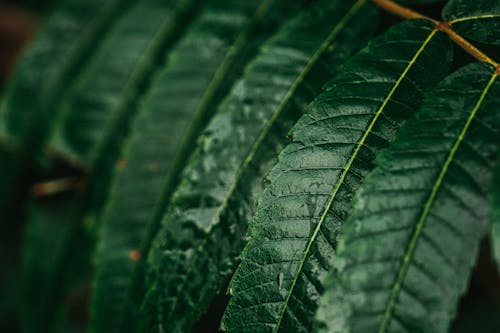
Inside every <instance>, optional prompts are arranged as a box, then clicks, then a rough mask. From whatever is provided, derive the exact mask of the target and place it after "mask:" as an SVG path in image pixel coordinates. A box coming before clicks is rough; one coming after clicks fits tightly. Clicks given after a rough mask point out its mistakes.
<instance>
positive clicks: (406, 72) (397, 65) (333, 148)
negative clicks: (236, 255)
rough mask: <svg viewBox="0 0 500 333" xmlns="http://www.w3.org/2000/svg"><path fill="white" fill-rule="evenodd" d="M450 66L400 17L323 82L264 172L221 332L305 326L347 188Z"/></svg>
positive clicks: (431, 36) (426, 28) (435, 37)
mask: <svg viewBox="0 0 500 333" xmlns="http://www.w3.org/2000/svg"><path fill="white" fill-rule="evenodd" d="M450 62H451V45H450V43H449V41H448V38H447V37H446V36H445V35H444V34H443V33H441V32H437V31H436V30H435V29H434V27H433V25H432V24H431V23H429V22H426V21H422V20H416V21H407V22H404V23H402V24H400V25H398V26H395V27H393V28H391V29H389V30H388V31H387V32H386V33H384V34H383V35H382V36H381V37H378V38H377V39H375V40H374V41H372V42H371V43H370V44H369V45H368V47H366V48H365V49H363V50H362V51H361V52H360V53H359V54H358V55H356V56H355V57H353V58H352V59H351V60H349V61H348V62H347V64H345V65H344V66H343V70H342V71H341V72H340V73H339V74H338V75H337V76H336V77H335V79H333V80H332V81H331V82H329V83H328V84H327V85H326V86H325V91H324V92H323V93H322V94H320V95H319V96H318V97H317V98H316V99H315V100H314V102H313V103H311V105H310V106H309V107H308V112H307V113H306V114H305V115H304V116H303V117H302V118H301V119H300V120H299V121H298V122H297V124H296V125H295V126H294V128H293V129H292V131H291V137H292V141H293V142H291V143H290V144H288V145H287V146H286V148H285V149H284V150H283V151H282V152H281V153H280V155H279V161H278V163H277V164H276V165H275V166H274V168H273V169H272V171H271V172H270V174H269V176H268V180H269V185H268V186H267V187H266V189H265V191H264V193H263V195H262V197H261V198H260V199H259V206H258V209H257V212H256V213H255V216H254V219H253V221H252V224H251V230H250V242H249V243H248V245H247V246H246V248H245V250H244V251H243V253H242V255H241V260H242V262H241V264H240V265H239V267H238V269H237V271H236V273H235V275H234V277H233V280H232V282H231V284H230V289H229V290H230V293H231V295H232V297H231V300H230V303H229V306H228V308H227V309H226V313H225V315H224V318H223V326H222V327H223V329H224V330H226V331H228V332H310V331H311V330H312V326H313V320H312V318H313V317H314V313H315V310H316V307H317V304H318V299H319V296H320V294H321V293H322V291H323V279H324V276H325V274H326V273H327V271H328V270H329V269H330V267H331V263H330V262H331V260H332V259H333V257H334V255H335V250H336V244H337V233H338V229H339V227H340V226H341V224H342V223H343V221H344V220H345V218H346V214H347V209H348V207H349V204H350V201H351V198H352V196H353V194H354V192H355V191H356V190H357V188H358V187H359V186H360V183H361V181H362V179H363V177H364V176H365V175H366V174H367V173H368V171H369V170H371V168H372V160H373V158H374V156H375V155H376V154H377V152H378V151H379V150H380V149H381V148H383V147H385V146H387V145H388V143H389V142H391V141H392V140H393V137H394V135H395V132H396V131H397V129H398V128H399V126H400V125H401V124H402V122H403V121H404V120H405V119H407V118H408V117H409V116H410V115H411V114H412V113H413V112H414V110H415V109H416V108H417V107H418V106H419V105H420V103H421V100H422V98H423V94H424V93H425V92H426V91H428V90H429V89H430V87H432V86H433V85H434V84H436V83H437V82H439V80H440V79H442V78H443V77H444V76H445V75H446V74H447V70H448V68H449V66H450ZM423 68H425V70H423Z"/></svg>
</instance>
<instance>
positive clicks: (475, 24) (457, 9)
mask: <svg viewBox="0 0 500 333" xmlns="http://www.w3.org/2000/svg"><path fill="white" fill-rule="evenodd" d="M443 17H444V18H445V20H448V21H449V22H450V23H451V26H452V27H453V29H454V30H455V31H457V32H458V33H460V34H462V35H464V36H465V37H468V38H471V39H474V40H477V41H479V42H483V43H491V44H496V45H499V44H500V34H499V31H500V2H499V1H496V0H491V1H490V0H486V1H484V0H483V1H477V0H450V1H449V2H448V3H447V5H446V7H445V8H444V9H443Z"/></svg>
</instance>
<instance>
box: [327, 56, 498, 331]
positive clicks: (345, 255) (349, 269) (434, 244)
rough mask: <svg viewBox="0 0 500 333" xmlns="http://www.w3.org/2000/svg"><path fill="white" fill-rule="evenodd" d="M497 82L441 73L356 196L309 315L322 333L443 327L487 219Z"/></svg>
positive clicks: (490, 74) (467, 71)
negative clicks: (331, 266) (329, 271)
mask: <svg viewBox="0 0 500 333" xmlns="http://www.w3.org/2000/svg"><path fill="white" fill-rule="evenodd" d="M499 106H500V82H498V79H497V74H494V69H493V68H492V67H491V66H490V65H487V64H480V63H474V64H472V65H469V66H467V67H465V68H462V69H460V70H458V71H457V72H455V73H454V74H452V75H451V76H449V77H448V78H446V79H445V80H444V81H443V82H442V83H440V85H439V86H438V87H437V88H436V89H435V90H434V91H433V92H432V93H430V94H429V95H428V96H426V99H425V102H424V104H423V106H422V108H421V109H420V110H419V111H418V113H417V114H416V115H415V116H414V117H413V118H412V119H411V120H409V121H408V122H407V124H406V125H405V126H404V127H403V128H402V129H401V131H400V133H399V134H398V137H397V140H396V141H395V143H394V144H393V145H392V146H391V147H390V148H389V149H387V150H384V151H383V152H382V153H381V154H380V155H379V156H378V157H377V168H376V169H375V170H374V171H373V172H372V173H370V175H369V176H368V177H367V178H366V180H365V182H364V183H363V186H362V188H361V189H360V191H359V192H358V195H357V197H356V199H355V203H354V205H353V209H352V213H351V215H350V217H349V219H348V221H347V222H346V223H345V225H344V227H343V229H342V231H341V236H340V239H341V242H340V244H339V249H338V257H337V259H336V261H335V270H334V274H333V275H332V276H331V277H330V278H329V279H328V286H329V287H328V291H327V292H326V293H325V295H324V301H323V302H322V304H323V305H322V307H321V309H320V311H319V312H318V317H319V318H320V320H322V321H323V322H324V323H325V324H326V327H327V328H326V329H324V330H323V331H324V332H342V333H347V332H379V333H384V332H447V330H448V326H449V323H450V320H451V319H452V318H453V316H454V314H455V311H456V303H457V301H458V298H459V297H460V295H461V294H462V293H463V292H464V291H465V288H466V287H467V282H468V277H469V275H470V271H471V269H472V266H473V264H474V261H475V257H476V255H477V251H478V245H479V242H480V240H481V238H482V237H483V235H484V233H485V231H486V227H487V222H488V215H489V208H488V200H487V194H486V193H487V190H488V188H489V186H490V181H491V173H492V168H493V163H494V161H495V158H496V156H497V153H498V142H500V114H499V113H498V112H497V111H498V107H499Z"/></svg>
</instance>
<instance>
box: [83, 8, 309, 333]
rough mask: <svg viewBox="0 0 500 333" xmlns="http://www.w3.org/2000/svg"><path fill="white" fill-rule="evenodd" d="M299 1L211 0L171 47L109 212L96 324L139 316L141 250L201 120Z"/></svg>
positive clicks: (111, 326)
mask: <svg viewBox="0 0 500 333" xmlns="http://www.w3.org/2000/svg"><path fill="white" fill-rule="evenodd" d="M299 4H300V1H295V2H292V3H290V1H289V0H262V1H252V2H249V1H233V2H230V3H228V2H227V0H215V1H210V2H208V4H207V5H206V8H204V9H203V11H202V12H201V13H200V15H199V17H198V18H196V19H195V21H194V22H193V23H192V25H191V27H190V28H189V29H188V31H187V32H186V33H185V35H184V36H183V37H182V38H181V40H180V41H179V43H178V44H177V45H176V46H175V47H173V49H172V51H171V52H170V53H169V56H168V61H167V64H166V66H165V67H164V69H162V70H161V71H160V72H159V73H158V74H156V77H155V79H154V80H153V82H152V84H151V88H150V91H149V92H148V94H147V96H146V97H145V98H144V101H143V102H142V103H141V104H140V107H139V113H138V116H137V119H136V120H135V121H134V122H133V124H132V129H131V133H132V134H131V137H130V139H129V140H127V142H126V143H125V149H124V153H123V157H122V159H121V163H119V166H118V167H117V171H116V180H115V182H114V184H113V186H112V189H111V193H110V201H109V203H108V205H107V207H106V209H105V212H104V216H103V218H102V222H101V224H102V227H101V232H100V235H99V246H98V249H97V254H96V274H95V275H96V276H95V279H94V288H93V298H92V306H91V311H92V314H91V318H92V327H93V330H92V331H93V332H110V331H113V330H119V331H123V330H124V329H125V327H123V325H124V324H126V326H130V325H131V324H132V323H131V318H130V317H129V316H128V317H127V318H125V317H124V316H125V315H126V314H125V306H126V303H127V302H130V296H131V295H130V293H131V292H132V291H131V289H132V288H134V286H133V284H134V282H135V281H134V278H135V279H137V276H135V275H136V274H138V273H136V272H135V271H136V270H137V261H138V259H139V255H140V253H146V252H147V250H148V246H149V244H150V242H151V239H150V238H151V236H150V234H152V233H153V232H154V230H156V229H157V227H158V224H159V220H160V217H161V214H162V212H163V210H164V207H165V205H166V202H167V200H168V197H169V194H170V193H171V191H172V190H173V187H174V185H175V184H176V183H177V177H178V174H179V173H180V170H181V169H182V167H183V166H184V164H185V161H186V159H187V157H188V155H189V151H190V150H191V148H192V146H193V145H194V141H195V139H196V137H197V136H198V135H199V132H200V130H201V129H200V127H202V126H204V124H205V123H206V122H207V119H208V118H210V116H211V115H212V113H213V112H214V109H215V106H216V105H217V104H218V103H219V102H220V100H221V99H222V97H223V96H224V95H226V94H227V92H228V90H229V88H230V87H231V86H232V84H233V83H234V81H235V80H236V78H237V77H238V76H239V75H240V74H241V71H242V67H243V65H244V64H245V63H246V62H248V61H249V60H250V59H251V58H252V57H253V56H254V55H255V53H256V48H257V46H258V45H259V44H260V43H259V41H260V40H262V39H264V38H265V37H266V36H268V35H269V34H270V33H271V32H272V31H273V30H275V27H276V26H277V25H278V24H279V23H280V21H283V20H284V19H285V18H286V17H287V16H288V15H289V14H290V13H292V12H294V11H296V10H297V7H298V5H299ZM165 143H168V144H165ZM166 176H167V177H166ZM165 178H167V181H166V182H165ZM148 228H149V229H150V230H149V232H148ZM131 254H132V258H131ZM134 255H135V256H134ZM132 303H133V301H132ZM134 306H136V304H132V306H131V307H132V308H133V307H134ZM125 319H127V320H125Z"/></svg>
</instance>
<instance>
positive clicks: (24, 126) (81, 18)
mask: <svg viewBox="0 0 500 333" xmlns="http://www.w3.org/2000/svg"><path fill="white" fill-rule="evenodd" d="M130 2H131V0H111V1H101V0H68V1H65V2H64V3H63V4H62V5H61V6H60V8H58V9H57V10H55V11H54V13H53V15H51V16H50V17H48V19H47V20H46V22H45V23H44V25H43V27H42V28H41V31H40V32H39V33H38V36H37V38H36V39H35V41H34V42H33V43H32V44H31V46H30V47H29V49H28V50H27V52H26V53H25V54H24V56H23V59H22V61H21V64H20V66H19V67H18V68H17V70H16V73H15V75H14V77H13V78H12V80H11V82H10V84H9V87H8V90H7V92H6V96H5V100H4V102H3V103H2V107H1V109H0V137H1V139H2V140H4V141H9V143H10V144H16V143H17V144H21V145H23V148H25V149H27V150H29V151H35V148H41V143H42V142H43V141H44V137H45V135H46V134H47V133H46V132H47V129H46V127H47V126H50V125H51V122H52V121H53V120H54V119H56V118H57V113H56V112H55V111H56V110H55V108H54V105H55V102H56V100H57V99H58V98H59V97H60V96H61V94H62V93H63V92H64V91H65V89H66V88H67V85H68V84H69V83H70V82H71V80H72V79H73V78H74V77H75V76H77V75H78V73H79V72H80V70H81V67H82V64H83V63H85V61H86V59H87V58H88V57H89V56H90V54H91V53H92V51H93V50H94V48H95V47H96V46H98V45H99V42H100V40H101V39H102V36H103V35H105V33H106V31H107V30H108V29H109V27H110V26H111V25H112V24H113V23H114V21H115V20H116V19H118V18H119V17H120V15H121V13H122V12H123V11H124V10H125V9H126V8H127V7H128V4H129V3H130Z"/></svg>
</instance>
